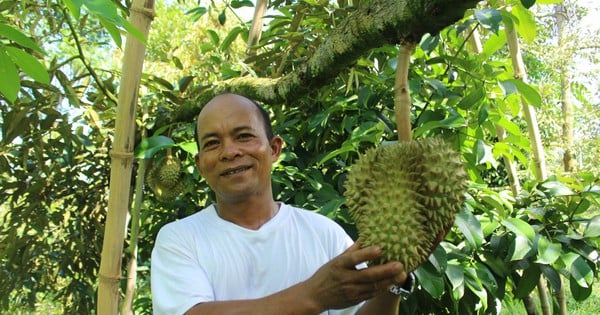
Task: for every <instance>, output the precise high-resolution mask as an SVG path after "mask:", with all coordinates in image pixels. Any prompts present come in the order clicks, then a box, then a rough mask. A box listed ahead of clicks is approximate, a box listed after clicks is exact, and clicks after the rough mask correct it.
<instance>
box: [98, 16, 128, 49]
mask: <svg viewBox="0 0 600 315" xmlns="http://www.w3.org/2000/svg"><path fill="white" fill-rule="evenodd" d="M98 21H100V24H102V26H104V28H105V29H106V31H107V32H108V34H110V37H111V38H112V39H113V41H114V42H115V44H116V45H117V47H121V45H122V43H123V40H122V39H121V32H120V31H119V29H118V28H117V27H116V26H115V23H113V22H110V21H108V20H106V19H104V18H102V17H98Z"/></svg>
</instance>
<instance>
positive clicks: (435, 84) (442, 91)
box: [425, 78, 448, 97]
mask: <svg viewBox="0 0 600 315" xmlns="http://www.w3.org/2000/svg"><path fill="white" fill-rule="evenodd" d="M425 82H426V83H427V84H428V85H429V86H431V87H432V88H433V90H434V91H435V94H437V95H438V96H441V97H444V96H446V93H447V91H448V89H446V86H445V85H444V83H443V82H442V81H440V80H437V79H432V78H426V79H425Z"/></svg>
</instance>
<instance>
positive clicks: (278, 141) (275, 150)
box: [271, 136, 283, 163]
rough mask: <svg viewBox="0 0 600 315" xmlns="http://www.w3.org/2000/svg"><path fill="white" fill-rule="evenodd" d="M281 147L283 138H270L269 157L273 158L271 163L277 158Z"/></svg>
mask: <svg viewBox="0 0 600 315" xmlns="http://www.w3.org/2000/svg"><path fill="white" fill-rule="evenodd" d="M282 148H283V139H282V138H281V137H280V136H274V137H273V139H271V158H272V159H273V163H274V162H276V161H277V160H279V156H280V155H281V150H282Z"/></svg>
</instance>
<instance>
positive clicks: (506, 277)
mask: <svg viewBox="0 0 600 315" xmlns="http://www.w3.org/2000/svg"><path fill="white" fill-rule="evenodd" d="M96 2H97V1H96ZM108 2H109V3H113V6H114V11H113V7H112V6H111V7H110V8H109V9H98V10H96V11H94V9H93V8H94V7H92V9H90V8H89V7H88V5H91V4H92V3H93V1H83V2H81V1H65V2H60V3H56V2H52V1H50V2H46V1H34V0H28V1H4V2H2V3H0V10H1V12H2V14H3V18H2V19H0V28H2V27H4V29H6V28H7V27H10V29H11V31H9V32H8V33H6V32H2V33H1V34H2V35H0V58H4V59H2V60H3V61H2V60H0V62H4V64H9V63H12V64H14V65H15V66H14V67H12V66H8V67H7V68H4V67H2V68H3V69H10V71H11V72H10V75H8V76H3V75H0V80H7V81H6V82H8V85H4V82H5V81H2V84H0V86H3V87H7V88H8V90H0V92H1V93H2V95H3V98H0V109H1V112H2V114H1V118H0V119H1V120H0V123H1V125H0V129H1V131H2V134H1V138H0V178H1V180H0V231H1V232H0V244H1V245H0V262H1V263H0V273H1V276H0V296H1V297H2V300H0V311H2V310H6V309H15V307H16V305H28V306H29V307H31V308H33V307H34V305H35V304H36V303H37V302H38V301H40V300H44V299H46V300H50V301H59V302H60V304H62V305H63V309H61V310H60V312H63V313H85V314H87V313H93V312H94V311H93V310H94V308H95V307H94V303H95V286H96V275H97V270H98V265H99V253H100V244H101V239H102V231H103V228H104V227H103V223H104V222H103V220H104V209H105V208H106V198H107V186H108V176H109V172H108V161H109V156H108V150H109V148H110V144H111V128H112V126H113V125H114V113H115V102H114V95H115V94H116V91H117V89H118V87H117V86H116V83H115V81H116V80H115V79H116V78H118V77H119V71H118V70H115V69H117V67H118V62H115V61H114V60H115V58H117V57H118V55H119V51H118V50H116V51H115V45H116V46H118V45H117V44H118V43H119V40H118V38H120V36H119V35H117V33H118V31H119V30H128V31H131V29H128V28H127V26H126V24H125V17H126V15H127V10H128V7H127V5H128V2H127V1H126V2H125V3H124V4H123V3H121V2H119V1H113V2H111V1H108ZM506 2H508V3H509V6H501V5H500V4H499V3H497V1H489V2H488V3H487V4H485V5H482V6H481V7H479V8H478V9H476V10H472V11H468V12H467V13H466V14H465V18H464V19H463V20H462V21H460V22H459V23H457V24H455V25H453V26H451V27H448V28H447V29H445V30H444V31H443V32H441V33H440V34H433V35H427V36H425V37H424V38H423V39H422V41H421V42H420V44H419V46H418V47H417V49H416V51H415V52H414V54H413V59H412V65H411V72H410V89H411V94H412V100H413V104H414V106H413V112H412V114H413V117H412V118H413V119H412V121H413V131H414V134H415V135H416V136H418V137H429V136H440V137H443V138H444V139H446V140H447V141H448V142H450V143H451V144H452V145H453V146H454V147H455V148H456V149H458V150H460V152H462V154H463V157H464V160H465V161H466V164H467V168H468V171H469V174H470V176H471V179H472V182H471V184H470V189H469V193H468V202H467V203H466V204H465V206H464V208H463V211H462V212H461V213H460V215H459V216H458V218H457V219H456V222H455V225H454V228H453V229H452V231H451V232H450V234H449V235H448V236H447V238H446V239H445V241H444V242H443V243H442V246H440V247H439V248H438V249H437V250H436V251H435V252H434V254H433V255H432V256H431V257H430V259H429V261H428V262H427V263H426V264H425V265H424V266H422V267H421V268H420V269H418V271H417V272H416V275H417V278H418V281H419V287H418V290H417V292H416V293H415V294H414V295H412V296H411V297H410V299H409V300H408V301H407V302H405V303H403V304H402V308H403V310H404V311H406V312H408V313H427V312H430V313H435V314H442V313H460V314H463V313H466V314H470V313H496V312H497V306H498V305H514V304H518V303H519V299H520V298H521V297H523V296H524V295H526V294H528V293H529V292H530V291H531V290H533V288H534V287H535V284H536V283H537V281H538V279H540V277H542V279H545V281H547V282H548V283H549V284H550V288H552V290H553V291H557V290H558V287H559V286H560V281H559V279H560V278H561V277H559V275H560V276H562V277H563V279H566V280H568V287H569V288H570V295H571V296H572V297H573V298H575V299H576V300H583V299H585V298H586V297H588V296H589V295H590V294H591V287H592V285H593V283H594V280H595V277H597V273H598V253H597V250H598V246H599V244H598V241H600V232H599V231H600V227H599V226H598V224H599V222H600V217H599V216H598V214H600V212H599V206H600V205H599V201H600V196H599V194H600V192H599V190H598V186H599V185H598V178H599V175H598V173H597V172H598V170H597V169H593V168H591V169H583V170H582V171H581V172H580V173H578V174H567V175H556V176H554V177H552V178H550V179H548V180H546V181H544V182H536V181H534V180H533V179H532V175H531V174H530V173H529V172H530V171H529V170H530V169H531V165H530V163H531V158H530V155H531V149H530V147H529V140H528V138H527V136H526V134H527V133H526V125H525V123H524V122H523V120H522V118H521V117H520V111H521V106H522V104H521V97H523V98H524V99H525V100H526V101H527V102H528V103H529V104H532V105H534V106H537V108H538V109H540V117H542V119H541V120H540V121H541V124H543V126H547V127H548V129H547V130H548V132H547V133H546V134H544V139H545V142H546V145H547V147H548V146H549V145H550V143H555V142H556V141H557V140H556V139H558V137H557V132H558V130H556V129H552V128H554V126H555V124H554V125H552V124H550V123H549V122H550V121H552V119H555V117H556V115H557V114H558V113H557V112H556V109H555V108H553V107H552V106H550V105H551V104H552V102H553V98H554V96H553V95H554V92H553V93H548V91H554V87H551V86H550V83H552V82H556V78H555V77H554V76H553V68H552V65H551V63H549V62H547V61H546V59H542V55H541V54H540V53H539V51H536V50H535V49H534V47H535V45H538V44H539V43H541V42H543V41H544V40H546V41H548V40H549V39H550V38H551V37H550V34H546V33H543V32H542V33H541V35H542V38H539V35H538V37H536V32H535V30H536V28H538V26H537V24H536V20H535V17H534V16H533V14H532V12H533V11H529V10H527V9H526V8H525V6H529V5H530V4H531V3H532V1H506ZM542 2H552V1H538V3H542ZM42 3H43V4H42ZM46 3H48V5H46ZM340 3H342V4H343V3H344V2H343V1H340ZM355 3H358V4H357V5H360V2H355ZM78 4H79V7H77V5H78ZM244 5H247V3H246V2H244V1H231V2H226V3H225V4H224V5H218V4H215V3H212V2H211V3H210V4H208V5H206V6H203V5H201V4H198V3H196V2H194V3H186V2H185V1H178V2H177V3H174V4H172V6H162V5H159V6H158V7H157V9H158V14H157V19H156V20H155V22H154V24H153V29H152V32H151V34H150V36H149V39H148V45H149V47H148V57H147V63H146V66H145V69H146V70H145V74H144V75H143V78H142V81H143V82H142V83H143V87H142V91H141V95H140V96H141V97H140V103H141V104H142V105H143V107H144V108H146V111H145V112H144V113H143V114H140V115H139V116H138V128H139V129H140V130H141V129H142V128H145V129H146V131H148V132H149V133H150V134H149V137H150V138H149V139H147V140H146V141H144V142H142V141H141V140H140V142H139V143H138V146H137V148H136V157H137V158H139V159H141V158H147V159H152V160H159V159H161V158H163V157H164V155H165V154H166V150H165V149H166V148H170V149H171V152H172V153H173V154H174V155H175V156H176V157H177V158H179V159H180V160H181V161H182V162H183V165H184V170H185V174H184V175H185V177H184V180H185V181H186V182H188V185H189V187H190V188H189V189H188V191H187V192H186V193H184V194H182V195H180V196H179V197H178V198H177V199H175V200H172V201H163V200H159V199H157V198H156V197H155V196H154V195H153V193H152V192H151V191H150V190H149V189H146V190H145V197H144V198H145V199H144V200H145V201H144V204H143V205H142V214H141V219H140V221H141V226H142V234H141V235H140V240H139V256H138V262H139V266H140V270H139V273H138V295H137V298H136V301H135V303H134V307H135V309H136V311H137V312H139V313H142V314H150V313H151V304H150V296H151V294H150V289H149V272H148V268H149V260H150V253H151V249H152V245H153V242H154V238H155V236H156V234H157V232H158V229H159V228H160V227H161V226H162V225H164V224H166V223H167V222H170V221H173V220H176V219H178V218H181V217H184V216H187V215H189V214H191V213H194V212H196V211H198V210H200V209H202V208H203V207H204V206H205V205H207V204H208V203H210V202H211V200H212V196H211V193H210V192H209V190H208V188H207V187H206V185H205V183H204V181H203V180H202V179H201V178H200V177H199V175H198V173H197V171H196V170H195V167H194V161H193V157H194V154H195V153H196V148H195V144H194V142H193V141H192V139H193V136H192V135H193V129H192V128H193V127H192V126H193V119H192V117H190V119H189V121H188V122H183V123H176V124H172V125H166V126H160V125H156V123H155V122H156V117H159V116H161V115H163V116H164V115H169V112H170V111H171V110H172V109H173V108H176V107H177V106H182V104H184V103H185V101H186V99H188V98H190V97H191V96H192V95H191V93H196V92H198V91H199V90H198V89H191V88H190V87H191V86H194V85H195V86H196V87H198V86H200V87H205V88H210V86H211V85H212V84H214V83H215V82H218V81H221V80H224V79H228V78H232V77H238V76H241V75H243V74H246V73H249V74H252V75H255V76H258V77H278V76H280V75H282V74H285V73H289V72H291V71H294V69H295V68H296V67H297V66H298V65H299V64H302V62H303V61H305V60H306V57H307V56H309V55H310V54H311V53H313V52H314V51H315V49H316V47H317V46H318V45H319V44H320V43H321V42H322V41H323V40H324V37H325V36H326V34H327V33H328V32H329V31H330V30H331V29H332V28H333V27H335V26H336V25H338V24H339V22H340V21H341V20H342V19H343V18H345V17H346V16H347V15H348V14H351V12H352V11H353V10H354V7H353V6H344V5H340V6H338V5H333V4H330V3H328V2H323V1H300V2H297V1H273V2H272V4H271V5H272V7H271V11H270V16H271V18H270V19H268V20H267V22H266V26H265V30H264V32H263V34H262V37H261V41H260V43H259V47H258V51H257V54H256V55H255V56H253V57H248V58H247V56H245V54H244V48H245V46H244V41H245V39H246V38H247V34H248V27H249V25H248V24H247V23H246V21H245V20H244V18H242V17H240V16H239V15H236V14H235V13H236V12H238V11H237V10H238V9H239V8H240V7H242V6H244ZM537 7H538V5H534V6H533V7H532V8H531V10H533V9H535V8H537ZM540 7H541V6H540ZM511 8H512V9H511ZM65 10H66V11H65ZM105 10H108V11H109V12H107V11H105ZM66 12H68V14H67V13H66ZM75 12H77V13H75ZM113 12H117V16H115V15H114V14H113ZM184 13H187V14H184ZM78 14H79V15H78ZM106 16H109V17H110V16H112V18H110V19H106V18H105V19H104V20H102V17H106ZM507 20H512V21H518V22H519V23H517V30H518V32H519V34H520V36H521V37H522V38H523V39H526V40H528V41H530V42H531V43H532V45H529V46H528V45H527V44H525V50H526V60H527V64H528V66H529V67H530V69H529V70H530V72H531V81H532V83H531V84H523V83H521V82H520V81H517V80H515V79H514V74H513V73H512V70H511V69H512V65H511V61H510V58H509V57H508V56H507V54H506V50H505V49H506V48H505V37H504V35H503V34H504V32H505V25H506V24H505V22H506V21H507ZM172 21H181V22H180V23H172ZM111 23H112V24H111ZM107 25H108V26H107ZM540 25H545V24H540ZM474 28H476V29H477V30H479V32H480V33H481V34H482V37H483V40H484V47H483V52H482V53H481V54H475V53H472V51H471V50H470V49H469V47H470V46H469V44H468V40H469V38H470V37H471V36H473V35H472V33H471V32H472V30H473V29H474ZM115 30H117V32H115ZM5 34H8V35H5ZM24 38H27V39H24ZM38 48H39V49H38ZM17 51H18V52H17ZM397 51H398V49H397V47H394V46H389V45H386V46H382V47H377V48H374V49H372V50H371V51H370V52H369V53H368V54H367V55H364V56H361V57H360V58H359V59H358V60H356V62H355V63H354V65H353V66H351V67H349V68H348V69H345V70H344V71H343V72H342V74H341V75H339V76H338V77H337V78H335V80H334V81H333V82H332V83H331V84H329V85H327V86H323V87H321V88H319V89H315V90H314V91H312V92H311V93H310V94H308V95H306V96H304V97H302V98H299V99H297V100H293V101H291V102H289V103H286V104H267V105H268V109H269V110H270V112H271V114H272V117H273V122H274V124H275V132H276V133H278V134H280V135H281V136H282V137H283V138H284V140H285V143H286V144H285V148H284V150H285V151H284V154H283V156H282V158H281V159H280V161H279V162H278V163H277V164H276V165H275V166H274V169H273V186H274V193H275V195H276V197H277V199H280V200H283V201H285V202H287V203H291V204H295V205H298V206H301V207H305V208H307V209H314V210H315V211H319V212H320V213H323V214H325V215H327V216H329V217H330V218H333V219H335V220H337V221H338V222H340V224H342V225H343V226H344V227H345V228H346V229H347V231H348V232H349V233H350V234H351V235H353V236H355V232H354V228H353V225H352V221H351V220H350V218H349V217H348V215H347V212H346V209H345V207H344V204H343V203H344V199H343V196H342V192H343V182H344V177H345V172H346V171H347V170H348V168H349V167H350V165H351V164H352V162H353V161H354V160H355V159H356V157H357V156H358V154H359V153H360V152H363V151H364V150H365V149H366V148H368V147H371V146H376V145H379V144H380V143H382V142H384V141H395V140H396V138H397V135H396V134H395V130H396V126H395V121H394V119H393V117H394V112H393V84H394V76H395V69H396V55H397ZM3 52H6V53H3ZM41 53H45V55H42V54H41ZM2 56H4V57H2ZM6 56H10V59H8V58H6ZM28 56H29V57H28ZM32 58H33V59H35V60H37V61H32ZM7 60H8V61H7ZM111 60H113V61H111ZM38 63H39V65H38ZM13 68H14V69H13ZM42 68H43V69H44V71H42V70H41V69H42ZM15 71H20V72H17V73H18V78H15V75H14V73H15ZM43 72H45V73H47V75H48V80H46V79H45V76H44V74H43ZM546 83H547V85H545V84H546ZM16 84H18V88H17V89H16V90H17V91H18V92H14V91H15V87H14V86H15V85H16ZM578 88H579V89H578V90H577V91H579V92H578V94H577V95H578V96H577V97H578V99H580V100H582V106H581V107H580V113H581V114H580V115H579V116H578V117H579V120H578V121H577V122H576V124H577V125H578V126H579V127H580V128H581V130H586V129H585V128H588V129H589V132H583V131H582V134H583V135H585V136H584V137H582V141H583V139H585V141H586V142H582V146H589V147H590V148H593V149H594V150H595V151H591V150H590V151H588V153H587V155H585V157H584V159H586V160H588V161H596V160H597V159H598V155H597V154H598V149H597V148H598V147H600V146H598V145H597V140H598V138H597V136H596V137H595V138H594V135H597V132H598V130H592V129H593V126H594V121H595V120H594V119H596V118H595V117H597V115H593V113H594V111H597V106H598V104H597V103H593V102H592V101H587V102H583V100H585V99H586V98H587V97H586V95H588V93H590V92H589V90H588V88H587V86H586V85H583V84H582V85H578ZM7 91H8V92H7ZM200 91H201V89H200ZM11 93H12V94H11ZM7 94H8V95H7ZM590 113H592V114H590ZM496 125H499V126H501V127H503V128H504V129H505V130H506V131H507V132H508V137H506V138H505V139H504V140H502V141H500V140H499V138H498V135H497V132H496V128H495V126H496ZM596 125H597V124H596ZM594 141H596V143H595V146H594ZM582 152H585V151H583V150H582ZM503 156H507V157H508V158H509V159H510V160H512V161H516V162H518V163H519V164H520V165H521V167H520V174H519V176H520V178H521V181H522V183H523V186H524V189H523V192H522V194H521V195H518V196H513V195H512V193H511V192H510V190H509V188H508V187H507V185H508V182H507V180H506V176H505V174H504V173H503V169H504V165H503V163H504V162H503V160H502V159H501V158H502V157H503ZM587 165H590V167H593V165H592V163H588V164H587ZM594 172H595V173H594ZM134 180H135V179H134ZM134 180H132V185H133V184H134V183H133V181H134ZM590 213H595V214H596V216H592V215H590Z"/></svg>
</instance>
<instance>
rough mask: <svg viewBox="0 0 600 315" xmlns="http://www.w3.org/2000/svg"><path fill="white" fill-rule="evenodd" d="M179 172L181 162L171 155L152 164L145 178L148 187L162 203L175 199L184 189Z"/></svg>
mask: <svg viewBox="0 0 600 315" xmlns="http://www.w3.org/2000/svg"><path fill="white" fill-rule="evenodd" d="M182 175H183V174H182V172H181V162H180V161H179V160H177V159H176V158H174V157H173V156H172V155H171V154H167V156H166V157H165V158H163V159H162V160H160V161H158V162H154V163H153V164H152V167H151V168H150V170H149V171H148V174H147V176H146V179H147V181H146V182H147V183H148V186H149V187H150V189H152V191H153V192H154V194H155V195H156V196H157V197H158V198H159V199H160V200H163V201H169V200H173V199H175V197H177V196H178V195H180V194H181V193H183V192H184V191H185V189H186V185H185V182H184V181H183V177H182Z"/></svg>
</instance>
